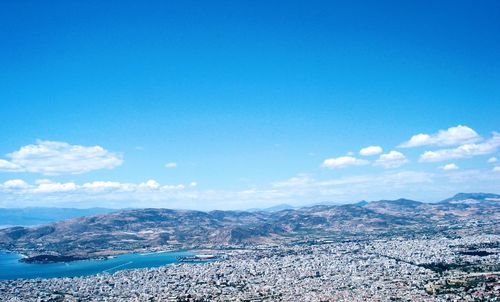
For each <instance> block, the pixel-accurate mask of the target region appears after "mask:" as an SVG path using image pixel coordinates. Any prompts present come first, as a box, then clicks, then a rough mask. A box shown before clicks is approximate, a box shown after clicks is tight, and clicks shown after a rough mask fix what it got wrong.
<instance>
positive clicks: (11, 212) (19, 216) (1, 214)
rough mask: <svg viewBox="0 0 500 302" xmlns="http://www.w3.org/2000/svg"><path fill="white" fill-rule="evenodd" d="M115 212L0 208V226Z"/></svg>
mask: <svg viewBox="0 0 500 302" xmlns="http://www.w3.org/2000/svg"><path fill="white" fill-rule="evenodd" d="M115 211H117V210H112V209H105V208H90V209H73V208H41V207H40V208H0V225H16V226H29V225H38V224H47V223H51V222H56V221H61V220H66V219H70V218H75V217H83V216H90V215H96V214H105V213H110V212H115Z"/></svg>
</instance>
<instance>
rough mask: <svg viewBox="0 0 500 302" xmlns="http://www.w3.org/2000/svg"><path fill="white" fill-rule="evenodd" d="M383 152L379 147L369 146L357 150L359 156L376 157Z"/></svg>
mask: <svg viewBox="0 0 500 302" xmlns="http://www.w3.org/2000/svg"><path fill="white" fill-rule="evenodd" d="M383 151H384V150H383V149H382V147H380V146H369V147H366V148H363V149H361V150H359V154H360V155H363V156H370V155H377V154H380V153H382V152H383Z"/></svg>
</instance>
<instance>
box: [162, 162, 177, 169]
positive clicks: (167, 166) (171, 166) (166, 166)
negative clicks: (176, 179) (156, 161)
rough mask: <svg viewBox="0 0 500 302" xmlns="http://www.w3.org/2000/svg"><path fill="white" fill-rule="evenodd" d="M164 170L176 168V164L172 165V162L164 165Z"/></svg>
mask: <svg viewBox="0 0 500 302" xmlns="http://www.w3.org/2000/svg"><path fill="white" fill-rule="evenodd" d="M165 168H167V169H174V168H177V163H174V162H170V163H166V164H165Z"/></svg>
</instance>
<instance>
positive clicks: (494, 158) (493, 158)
mask: <svg viewBox="0 0 500 302" xmlns="http://www.w3.org/2000/svg"><path fill="white" fill-rule="evenodd" d="M497 161H498V159H497V158H496V157H494V156H493V157H490V158H489V159H488V162H489V163H496V162H497Z"/></svg>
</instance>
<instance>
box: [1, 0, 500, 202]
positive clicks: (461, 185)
mask: <svg viewBox="0 0 500 302" xmlns="http://www.w3.org/2000/svg"><path fill="white" fill-rule="evenodd" d="M102 2H103V1H80V3H78V2H77V1H71V2H67V1H61V2H59V3H57V2H56V3H54V4H51V5H50V6H49V5H46V4H45V3H42V2H35V1H33V2H32V1H22V2H21V1H3V2H2V3H1V4H0V40H1V41H2V44H1V46H0V66H1V68H0V115H1V117H2V118H1V120H0V130H1V131H0V142H1V143H0V184H1V185H0V206H5V207H12V206H36V205H38V206H75V207H90V206H109V207H128V206H140V207H143V206H154V207H175V208H194V209H212V208H222V209H244V208H250V207H256V206H259V207H265V206H271V205H274V204H278V203H283V202H286V203H290V204H294V205H304V204H311V203H315V202H321V201H334V202H355V201H358V200H361V199H368V200H371V199H382V198H397V197H409V198H415V199H420V200H424V201H435V200H439V199H442V198H445V197H447V196H448V195H450V194H454V193H456V192H459V191H489V192H496V193H500V172H499V171H498V170H499V169H500V168H496V167H497V166H500V164H499V163H498V162H495V160H494V159H493V158H498V159H500V152H499V149H500V148H499V147H498V146H497V139H496V136H495V134H494V133H493V132H495V131H497V132H499V131H500V122H499V118H498V117H499V116H500V56H499V53H500V39H499V37H500V3H499V2H498V1H481V2H480V3H473V2H470V1H434V2H424V1H413V2H409V1H407V2H406V3H401V2H400V1H345V2H336V1H286V2H285V1H248V2H242V1H225V2H218V1H211V2H206V3H204V2H190V1H182V3H180V2H179V1H176V2H174V1H157V2H155V1H152V2H149V3H148V4H143V3H139V2H127V1H116V2H113V1H107V2H106V3H102ZM458 126H461V127H458ZM448 129H450V130H449V131H448ZM439 131H441V132H439ZM418 134H428V135H429V137H422V136H420V137H417V140H416V141H418V142H419V143H417V144H416V145H415V144H414V145H415V146H413V147H409V148H404V147H403V146H402V144H404V142H407V141H409V140H410V139H411V138H412V136H414V135H418ZM418 138H420V140H418ZM416 141H415V142H416ZM419 144H420V145H419ZM95 146H98V147H95ZM368 146H380V147H381V148H382V153H380V154H373V155H370V156H363V155H360V154H359V151H360V149H362V148H365V147H368ZM375 149H376V148H375ZM375 149H373V148H372V152H374V151H373V150H375ZM439 150H448V151H443V152H440V151H439ZM391 151H395V152H397V153H390V152H391ZM426 151H432V152H434V153H432V154H430V155H429V153H428V156H427V157H424V158H422V154H424V152H426ZM349 152H352V153H349ZM384 154H385V156H383V157H381V155H384ZM400 154H401V155H400ZM436 154H437V155H436ZM346 156H347V158H343V157H346ZM401 156H403V157H404V158H403V157H401ZM429 156H430V157H432V156H438V157H439V161H436V160H435V158H436V157H434V160H429V159H428V158H430V157H429ZM339 157H340V160H339V159H338V158H339ZM426 158H427V159H426ZM328 160H329V161H328ZM377 160H379V161H377ZM384 160H386V161H392V162H391V163H389V164H385V163H384V162H383V161H384ZM398 160H399V161H398ZM168 163H175V167H169V168H167V167H166V165H167V164H168ZM453 164H454V165H453ZM445 165H448V168H447V170H443V169H442V168H443V167H444V166H445ZM170 166H174V165H173V164H171V165H170ZM495 169H496V170H495ZM148 181H149V182H148Z"/></svg>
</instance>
